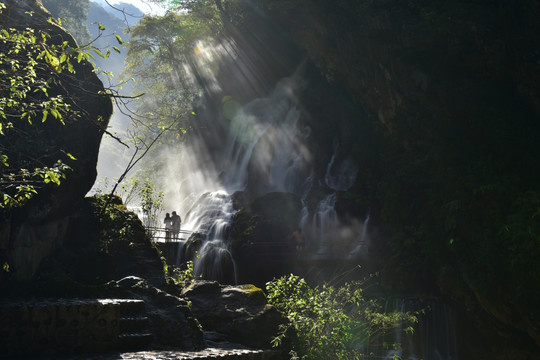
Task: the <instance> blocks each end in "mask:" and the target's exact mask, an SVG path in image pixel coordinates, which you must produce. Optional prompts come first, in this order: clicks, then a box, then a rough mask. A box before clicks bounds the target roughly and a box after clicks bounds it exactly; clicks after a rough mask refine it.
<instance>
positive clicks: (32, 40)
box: [0, 3, 90, 208]
mask: <svg viewBox="0 0 540 360" xmlns="http://www.w3.org/2000/svg"><path fill="white" fill-rule="evenodd" d="M3 8H5V5H4V4H3V3H0V12H1V11H2V9H3ZM50 22H51V24H52V23H53V21H52V20H50ZM89 57H90V55H89V53H87V52H85V51H83V50H82V49H80V48H77V47H75V46H73V44H70V43H69V42H68V41H63V42H61V43H55V41H53V40H52V39H51V36H50V35H49V34H48V33H47V32H46V31H42V30H34V29H31V28H25V29H15V28H5V26H3V25H2V26H1V29H0V137H2V142H1V143H0V207H8V208H9V207H16V206H20V205H22V204H23V203H25V202H26V201H27V200H28V199H30V198H32V197H33V196H34V195H35V194H36V193H37V190H38V189H39V188H41V187H43V186H45V185H47V184H56V185H59V184H60V181H61V180H62V179H63V178H65V173H66V171H67V170H69V168H70V167H69V165H67V162H69V161H73V160H75V157H74V156H73V155H71V154H69V153H68V152H67V151H66V150H65V149H60V148H56V149H54V151H52V152H51V149H47V150H45V149H43V150H41V152H42V153H41V154H40V157H37V155H36V153H39V152H40V150H39V149H40V147H45V146H46V145H45V144H44V143H41V142H39V141H36V140H37V139H39V134H40V133H41V132H42V131H43V130H42V128H43V127H44V126H47V124H45V123H46V122H49V121H56V122H58V123H59V124H61V125H64V124H66V123H68V122H73V121H77V119H78V118H79V116H80V113H79V112H78V111H77V110H76V109H77V107H76V106H75V104H74V103H73V101H72V99H69V98H66V97H65V96H63V95H62V94H57V93H54V92H52V90H51V89H52V87H54V86H56V85H57V84H59V83H61V81H62V80H61V74H62V73H68V74H74V73H75V70H74V64H75V63H79V62H81V61H83V60H86V59H88V58H89ZM51 119H52V120H51ZM43 153H44V154H43ZM53 157H56V160H53V159H52V158H53Z"/></svg>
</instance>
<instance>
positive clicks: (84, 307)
mask: <svg viewBox="0 0 540 360" xmlns="http://www.w3.org/2000/svg"><path fill="white" fill-rule="evenodd" d="M151 342H152V334H151V333H150V332H149V330H148V318H147V317H146V310H145V303H144V301H142V300H134V299H24V300H13V299H11V300H7V299H3V300H1V301H0V349H2V355H9V356H15V355H16V356H22V355H33V354H47V355H56V354H76V353H80V352H103V351H111V350H123V351H136V350H141V349H145V348H146V347H147V346H148V345H149V344H150V343H151Z"/></svg>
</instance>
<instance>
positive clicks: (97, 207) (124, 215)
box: [91, 195, 138, 253]
mask: <svg viewBox="0 0 540 360" xmlns="http://www.w3.org/2000/svg"><path fill="white" fill-rule="evenodd" d="M91 200H92V202H93V203H94V204H93V206H92V209H93V212H94V216H95V217H96V218H97V219H98V221H99V223H100V225H99V228H100V230H101V231H100V235H99V238H100V250H101V251H102V252H105V253H108V252H109V251H110V247H111V246H114V244H116V243H122V242H124V243H131V242H132V241H134V239H135V238H136V235H137V231H138V229H137V228H135V227H134V225H133V224H134V223H135V222H136V221H137V216H136V215H135V214H134V213H132V212H129V211H127V208H126V206H125V205H124V204H123V203H122V199H121V198H120V197H119V196H116V195H96V196H94V197H92V198H91ZM105 203H109V205H112V206H107V207H106V208H105V212H103V211H102V209H103V208H104V204H105Z"/></svg>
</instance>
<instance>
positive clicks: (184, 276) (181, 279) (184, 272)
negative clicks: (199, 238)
mask: <svg viewBox="0 0 540 360" xmlns="http://www.w3.org/2000/svg"><path fill="white" fill-rule="evenodd" d="M172 271H173V274H172V275H171V279H172V281H173V282H174V284H175V285H179V286H181V287H183V288H185V287H188V286H189V285H190V284H191V283H192V282H193V280H194V279H195V273H194V267H193V261H191V260H189V261H188V262H186V263H185V265H184V268H183V269H181V268H177V267H175V268H174V269H173V270H172Z"/></svg>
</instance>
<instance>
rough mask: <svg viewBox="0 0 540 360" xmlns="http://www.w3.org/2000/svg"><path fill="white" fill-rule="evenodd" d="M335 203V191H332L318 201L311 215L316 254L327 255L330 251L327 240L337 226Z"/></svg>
mask: <svg viewBox="0 0 540 360" xmlns="http://www.w3.org/2000/svg"><path fill="white" fill-rule="evenodd" d="M335 205H336V193H332V194H330V195H328V196H327V197H326V198H325V199H324V200H322V201H321V202H320V203H319V205H318V206H317V210H316V211H315V214H314V215H313V224H314V231H315V236H316V238H315V239H316V240H317V242H316V244H317V254H318V255H328V254H329V252H330V244H329V242H330V239H331V237H332V234H333V233H335V231H336V230H337V227H338V216H337V213H336V210H335Z"/></svg>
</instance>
